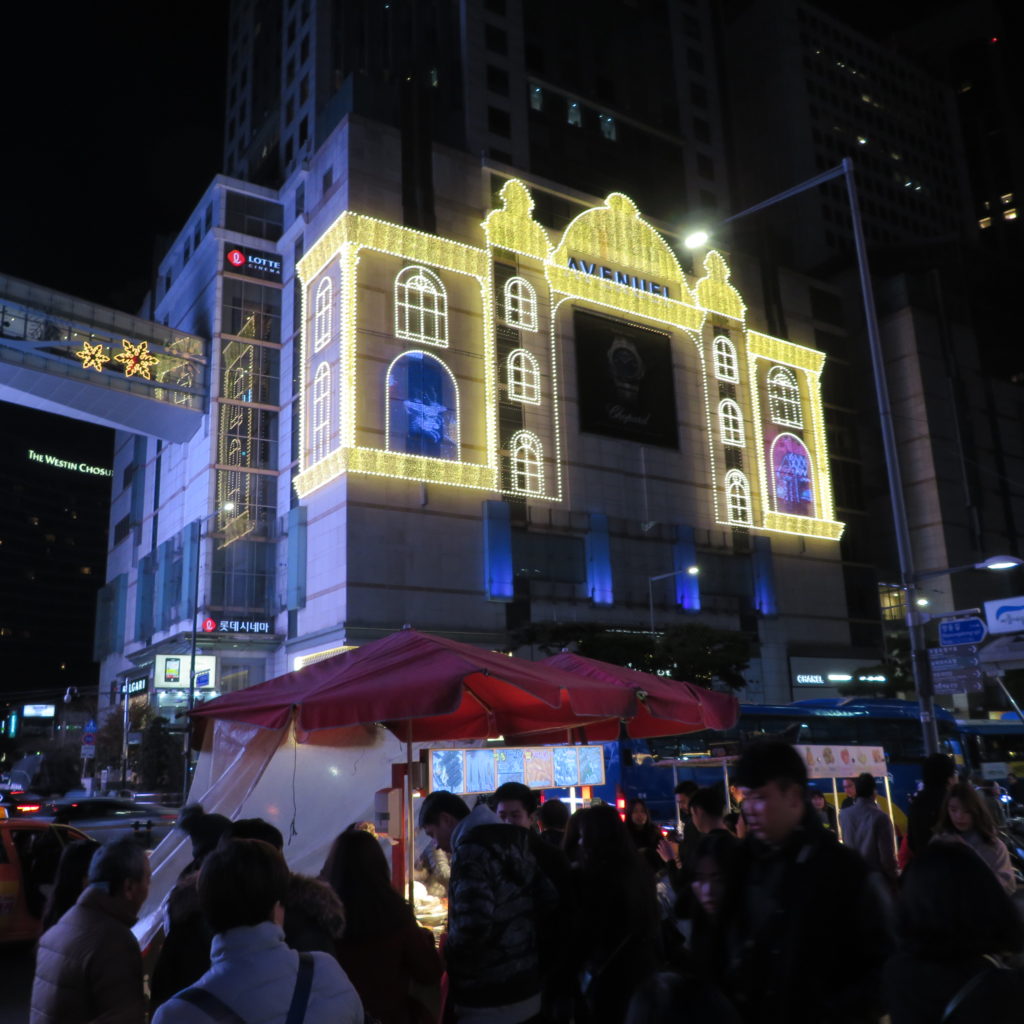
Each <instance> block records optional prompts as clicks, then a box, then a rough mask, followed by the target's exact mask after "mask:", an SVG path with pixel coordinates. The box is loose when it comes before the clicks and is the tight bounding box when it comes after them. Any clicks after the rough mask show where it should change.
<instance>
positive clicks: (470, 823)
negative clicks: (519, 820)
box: [419, 790, 558, 1024]
mask: <svg viewBox="0 0 1024 1024" xmlns="http://www.w3.org/2000/svg"><path fill="white" fill-rule="evenodd" d="M506 795H507V791H506ZM508 810H511V808H508ZM419 824H420V828H422V829H423V831H424V832H426V834H427V835H428V836H430V838H431V839H433V840H434V843H435V844H436V845H437V846H438V847H439V848H440V849H442V850H444V851H446V852H450V853H451V854H452V862H451V882H450V885H449V890H448V940H447V943H446V944H445V947H444V954H445V960H446V962H447V965H448V978H449V983H450V985H451V999H452V1002H453V1004H454V1007H455V1019H456V1021H458V1022H459V1024H478V1022H479V1024H485V1022H499V1021H500V1022H501V1024H519V1022H525V1021H532V1020H534V1019H536V1018H537V1017H538V1015H539V1014H540V1011H541V965H540V958H539V956H538V952H537V947H538V935H537V920H538V918H540V917H543V916H544V915H545V914H547V913H549V912H550V911H551V910H552V909H553V908H554V907H555V906H556V905H557V902H558V898H557V896H556V894H555V890H554V887H553V886H552V884H551V882H550V881H549V880H548V879H547V878H546V877H545V876H544V874H543V872H542V871H541V870H540V869H539V868H538V866H537V861H536V859H535V858H534V856H533V854H532V853H531V851H530V837H529V834H528V830H527V829H526V828H516V827H513V826H510V825H507V824H504V823H503V822H502V821H501V820H500V819H499V818H498V816H497V815H496V814H495V813H494V812H493V811H492V810H491V809H490V808H489V807H488V806H487V804H486V803H480V804H477V806H476V807H475V808H473V810H472V811H470V809H469V808H468V807H467V806H466V803H465V801H463V800H461V799H460V798H459V797H457V796H456V795H455V794H454V793H449V792H447V791H445V790H438V791H437V792H435V793H431V794H430V795H429V796H427V798H426V799H425V800H424V801H423V805H422V806H421V807H420V818H419Z"/></svg>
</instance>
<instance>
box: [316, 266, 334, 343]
mask: <svg viewBox="0 0 1024 1024" xmlns="http://www.w3.org/2000/svg"><path fill="white" fill-rule="evenodd" d="M332 292H333V289H332V288H331V279H330V278H329V277H325V278H324V279H323V280H322V281H321V282H320V284H319V285H318V286H317V289H316V302H315V303H314V306H313V309H314V316H313V351H314V352H319V351H320V349H322V348H323V347H324V345H326V344H327V342H329V341H330V340H331V294H332Z"/></svg>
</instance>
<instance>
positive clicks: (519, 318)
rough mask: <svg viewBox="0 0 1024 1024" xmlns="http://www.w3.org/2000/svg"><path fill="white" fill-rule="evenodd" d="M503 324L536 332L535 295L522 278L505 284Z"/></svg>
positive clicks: (515, 278) (527, 282)
mask: <svg viewBox="0 0 1024 1024" xmlns="http://www.w3.org/2000/svg"><path fill="white" fill-rule="evenodd" d="M505 322H506V323H507V324H509V325H510V326H512V327H521V328H522V329H523V330H524V331H535V330H537V293H536V292H535V291H534V290H533V285H531V284H530V282H529V281H527V280H525V279H524V278H522V277H510V278H509V279H508V280H507V281H506V282H505Z"/></svg>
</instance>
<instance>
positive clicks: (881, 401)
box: [685, 157, 938, 754]
mask: <svg viewBox="0 0 1024 1024" xmlns="http://www.w3.org/2000/svg"><path fill="white" fill-rule="evenodd" d="M835 178H843V179H845V182H846V195H847V199H848V201H849V204H850V219H851V222H852V225H853V241H854V249H855V252H856V258H857V271H858V275H859V277H860V287H861V298H862V300H863V303H864V320H865V324H866V327H867V334H868V350H869V352H870V354H871V371H872V376H873V377H874V384H875V395H876V398H877V400H878V415H879V421H880V426H881V433H882V450H883V454H884V456H885V468H886V475H887V477H888V482H889V499H890V501H891V503H892V519H893V529H894V532H895V534H896V552H897V556H898V559H899V569H900V583H901V585H902V587H903V589H904V592H905V593H906V595H907V629H908V631H909V634H910V651H911V669H912V672H913V676H914V688H915V690H916V692H917V699H918V706H919V709H920V720H921V731H922V734H923V738H924V746H925V751H926V753H929V754H932V753H935V751H936V750H937V749H938V728H937V726H936V723H935V699H934V695H933V691H932V685H931V676H930V674H929V672H928V669H927V666H926V665H924V659H925V654H926V652H925V650H924V642H923V641H924V629H923V624H922V623H920V622H918V621H917V616H916V615H915V614H914V612H913V608H914V598H915V596H916V588H917V583H918V580H919V577H918V575H917V573H915V571H914V553H913V548H912V546H911V542H910V524H909V520H908V518H907V508H906V503H905V501H904V497H903V479H902V475H901V473H900V462H899V452H898V450H897V447H896V431H895V429H894V426H893V416H892V406H891V404H890V402H889V386H888V382H887V380H886V373H885V357H884V355H883V353H882V340H881V332H880V331H879V328H878V313H877V310H876V309H875V295H874V288H873V287H872V283H871V270H870V267H869V265H868V255H867V246H866V244H865V241H864V226H863V223H862V221H861V216H860V203H859V202H858V199H857V186H856V184H855V182H854V178H853V161H852V160H851V159H850V158H849V157H844V158H843V161H842V163H841V164H839V166H837V167H833V168H831V169H829V170H827V171H823V172H822V173H821V174H819V175H816V176H815V177H813V178H809V179H808V180H807V181H804V182H801V183H800V184H799V185H794V186H793V187H792V188H789V189H786V190H785V191H784V192H780V193H778V195H774V196H771V197H769V198H768V199H765V200H762V201H761V202H760V203H757V204H756V205H754V206H751V207H749V208H748V209H746V210H742V211H741V212H740V213H735V214H733V215H732V216H731V217H727V218H726V219H725V220H724V221H723V223H724V224H729V223H731V222H732V221H735V220H740V219H741V218H743V217H748V216H750V214H752V213H758V212H759V211H761V210H764V209H767V208H768V207H769V206H774V205H775V204H776V203H780V202H783V201H784V200H786V199H790V198H792V197H793V196H796V195H799V194H800V193H801V192H806V191H808V190H809V189H812V188H817V187H818V186H819V185H823V184H825V183H826V182H828V181H832V180H833V179H835ZM707 240H708V236H707V234H706V233H705V232H696V233H694V234H691V235H689V236H688V237H687V238H686V239H685V244H686V245H687V246H689V247H690V248H697V247H699V246H702V245H704V244H705V243H706V242H707Z"/></svg>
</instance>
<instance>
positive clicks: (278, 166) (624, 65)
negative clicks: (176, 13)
mask: <svg viewBox="0 0 1024 1024" xmlns="http://www.w3.org/2000/svg"><path fill="white" fill-rule="evenodd" d="M710 11H711V5H709V4H707V3H703V2H701V3H687V4H683V3H670V2H665V0H657V2H645V3H634V2H628V0H596V2H590V3H580V2H577V0H573V2H567V3H558V4H551V3H547V2H545V0H485V2H476V0H458V2H450V0H392V2H391V3H378V2H376V0H295V2H290V3H282V2H281V0H252V2H249V3H236V4H233V5H232V11H231V20H230V45H229V53H228V94H227V110H226V131H225V149H224V168H225V171H226V172H227V173H228V174H230V175H232V176H234V177H238V178H243V179H246V180H250V181H253V182H256V183H258V184H261V185H267V186H270V187H275V188H276V187H279V186H280V185H281V184H282V183H283V182H284V181H285V180H286V179H287V178H288V177H289V176H290V175H291V174H292V173H293V172H294V171H295V170H297V169H299V168H301V167H302V166H303V163H304V161H308V159H309V157H310V156H311V155H312V154H313V153H314V152H315V151H316V150H318V149H319V148H320V146H321V145H322V144H323V143H324V141H325V140H326V139H327V137H328V136H329V135H330V133H331V132H332V131H334V129H335V128H336V127H337V126H338V125H339V124H340V123H341V121H342V120H343V119H344V118H345V117H346V116H347V115H349V114H357V115H361V116H363V117H366V118H369V119H372V120H374V121H376V122H379V123H382V124H388V125H390V126H392V127H394V128H398V129H399V130H400V136H399V137H400V139H401V146H400V151H399V153H398V154H396V156H397V159H398V166H397V168H396V169H400V170H401V181H402V190H403V191H402V199H403V214H404V219H405V222H406V223H410V224H413V223H416V224H418V226H420V227H423V228H425V229H427V230H430V229H432V227H433V225H432V223H431V221H430V218H431V216H432V214H431V203H432V196H433V194H434V191H435V189H436V188H437V187H438V186H437V182H436V170H435V168H434V166H433V160H432V157H431V150H432V147H433V146H434V145H435V144H438V143H439V144H442V145H445V146H450V147H452V148H455V149H459V150H462V151H464V152H468V153H471V154H473V155H474V156H480V157H484V158H487V159H488V161H489V162H491V163H492V164H495V165H497V164H504V165H507V166H508V167H512V168H516V169H518V170H519V171H522V172H528V173H530V174H531V175H532V176H534V177H535V178H540V179H547V180H549V181H552V182H558V183H561V184H563V185H569V186H571V187H573V188H575V189H577V190H579V191H582V192H586V193H588V194H590V195H607V194H608V193H609V192H611V191H614V190H620V191H623V192H626V193H628V194H629V195H632V196H634V197H635V198H636V200H637V202H638V203H639V204H640V205H641V207H642V208H643V209H644V210H647V211H648V212H649V214H650V215H651V216H655V217H661V218H664V219H665V220H666V221H669V220H671V219H672V218H673V217H678V216H681V215H682V214H683V213H684V212H686V211H690V212H693V211H695V210H699V209H703V210H713V209H715V208H716V207H717V206H725V205H727V204H728V192H727V185H726V183H727V174H726V164H725V149H724V139H723V136H722V131H721V123H722V122H721V113H722V112H721V98H720V95H719V89H718V81H719V69H718V65H717V57H716V53H717V51H716V48H715V47H714V45H713V32H714V26H713V22H712V19H711V16H710ZM655 169H656V170H655ZM652 171H653V173H652Z"/></svg>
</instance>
